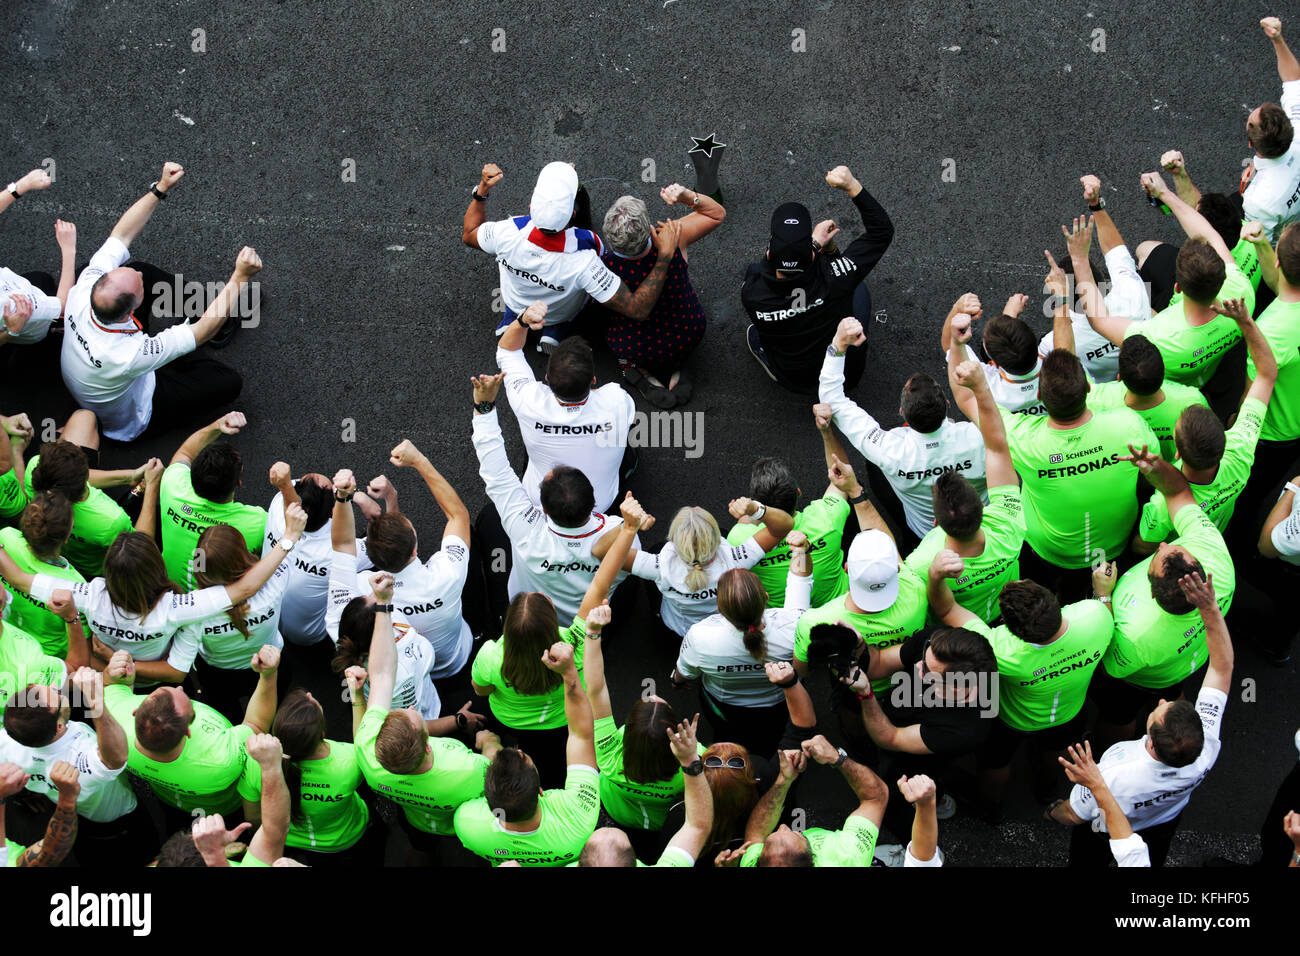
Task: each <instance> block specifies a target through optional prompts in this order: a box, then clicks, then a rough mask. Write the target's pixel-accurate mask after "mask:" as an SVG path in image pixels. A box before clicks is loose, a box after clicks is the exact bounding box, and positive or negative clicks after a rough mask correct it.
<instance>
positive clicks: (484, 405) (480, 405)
mask: <svg viewBox="0 0 1300 956" xmlns="http://www.w3.org/2000/svg"><path fill="white" fill-rule="evenodd" d="M496 407H497V403H496V402H495V401H491V402H475V403H474V411H476V412H478V413H479V414H480V415H486V414H487V413H488V412H490V411H492V409H494V408H496Z"/></svg>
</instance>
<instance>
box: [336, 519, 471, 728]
mask: <svg viewBox="0 0 1300 956" xmlns="http://www.w3.org/2000/svg"><path fill="white" fill-rule="evenodd" d="M454 540H459V539H454ZM330 557H331V561H330V579H329V580H330V590H329V607H328V609H327V610H326V613H325V626H326V628H328V630H329V636H330V639H331V640H333V641H334V643H335V644H338V642H339V622H340V621H341V620H342V618H343V609H344V608H345V607H347V606H348V604H349V603H351V601H352V599H353V598H357V597H365V596H367V595H371V594H373V593H374V591H372V590H371V588H370V581H369V578H368V575H367V574H364V573H358V572H357V558H356V555H352V554H345V553H344V552H342V551H331V552H330ZM393 605H394V607H393V640H394V641H395V642H396V644H397V676H396V679H395V681H394V683H393V703H392V706H391V709H393V710H401V709H403V708H406V707H414V708H415V709H416V710H418V711H419V712H420V716H422V717H424V719H425V720H434V719H436V718H437V717H438V716H440V714H441V711H442V701H441V700H440V699H439V697H438V690H437V688H435V687H434V686H433V678H434V677H435V676H437V670H438V669H439V665H440V664H441V663H442V662H441V661H440V660H438V656H437V649H436V648H435V647H434V645H433V644H432V643H431V642H430V641H429V640H428V638H426V637H425V636H424V635H423V634H421V633H420V632H419V631H418V630H416V629H415V628H413V627H411V625H409V624H407V623H405V622H398V621H397V619H396V618H397V606H396V605H397V599H396V597H394V599H393ZM450 673H455V671H451V672H450ZM369 693H370V682H369V681H368V680H367V681H366V694H367V695H369Z"/></svg>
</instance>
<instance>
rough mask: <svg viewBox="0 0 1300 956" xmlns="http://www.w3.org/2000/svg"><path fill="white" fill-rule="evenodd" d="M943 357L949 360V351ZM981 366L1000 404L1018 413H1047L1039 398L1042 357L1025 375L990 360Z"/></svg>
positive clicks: (990, 389)
mask: <svg viewBox="0 0 1300 956" xmlns="http://www.w3.org/2000/svg"><path fill="white" fill-rule="evenodd" d="M966 354H967V355H970V354H971V353H970V350H969V349H967V350H966ZM943 358H944V361H945V362H947V361H948V353H944V357H943ZM979 366H980V371H982V372H983V373H984V381H986V382H988V386H989V391H990V392H991V393H992V394H993V401H994V402H996V403H997V404H998V405H1000V406H1002V407H1003V408H1005V409H1006V410H1007V411H1009V412H1014V413H1016V414H1018V415H1046V414H1047V409H1046V408H1044V407H1043V403H1042V402H1040V401H1039V400H1038V375H1039V373H1040V372H1041V371H1042V369H1043V361H1042V359H1041V358H1039V359H1038V360H1037V361H1035V362H1034V367H1033V369H1032V370H1030V371H1029V372H1027V373H1026V374H1024V375H1012V374H1011V373H1010V372H1008V371H1006V370H1005V369H1001V368H998V366H996V365H992V364H990V363H988V362H980V363H979Z"/></svg>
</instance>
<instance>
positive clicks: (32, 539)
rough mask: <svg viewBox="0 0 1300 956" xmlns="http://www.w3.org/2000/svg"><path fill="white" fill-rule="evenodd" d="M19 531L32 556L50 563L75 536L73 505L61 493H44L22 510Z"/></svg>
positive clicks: (55, 491)
mask: <svg viewBox="0 0 1300 956" xmlns="http://www.w3.org/2000/svg"><path fill="white" fill-rule="evenodd" d="M18 528H19V530H20V531H22V533H23V540H25V541H26V542H27V547H29V548H31V549H32V554H33V555H35V556H36V557H37V558H39V559H40V560H42V561H44V562H45V563H46V564H50V563H52V562H53V561H54V560H55V559H56V558H58V556H59V552H60V551H61V550H62V548H63V546H64V545H65V544H66V543H67V541H68V535H70V534H72V502H70V501H68V498H67V496H66V495H65V494H64V493H63V492H61V491H58V490H51V491H42V492H40V493H38V494H37V495H36V497H35V498H33V499H32V500H31V503H30V504H28V505H27V507H26V508H24V509H23V515H22V517H21V518H20V519H18Z"/></svg>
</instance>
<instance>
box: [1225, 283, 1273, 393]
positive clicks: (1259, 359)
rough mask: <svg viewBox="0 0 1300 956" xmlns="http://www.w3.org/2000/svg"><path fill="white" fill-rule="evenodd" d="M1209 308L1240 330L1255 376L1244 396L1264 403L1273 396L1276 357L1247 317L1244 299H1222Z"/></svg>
mask: <svg viewBox="0 0 1300 956" xmlns="http://www.w3.org/2000/svg"><path fill="white" fill-rule="evenodd" d="M1210 308H1211V309H1213V310H1214V311H1215V312H1217V313H1218V314H1219V315H1226V316H1228V318H1230V319H1232V320H1233V321H1234V322H1236V323H1237V327H1238V328H1239V329H1241V336H1242V338H1244V339H1245V340H1246V348H1247V349H1248V350H1249V351H1250V360H1251V361H1252V362H1254V363H1255V378H1254V380H1253V381H1251V383H1250V386H1249V387H1248V388H1247V390H1246V398H1255V399H1258V400H1259V401H1261V402H1263V403H1264V404H1265V405H1267V404H1268V400H1269V399H1270V398H1272V397H1273V386H1275V385H1276V384H1277V357H1276V356H1275V355H1274V354H1273V349H1272V347H1271V346H1270V345H1269V344H1268V339H1266V338H1264V333H1263V332H1261V331H1260V330H1259V326H1258V325H1256V324H1255V320H1254V319H1252V318H1251V317H1250V310H1249V309H1248V308H1247V307H1246V300H1245V299H1224V300H1223V301H1221V302H1214V303H1212V304H1211V305H1210Z"/></svg>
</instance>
